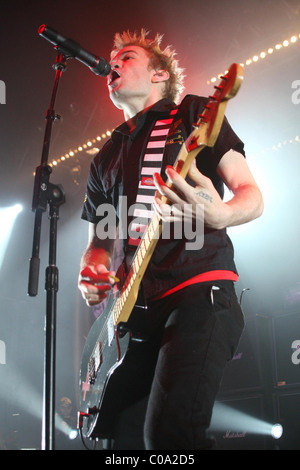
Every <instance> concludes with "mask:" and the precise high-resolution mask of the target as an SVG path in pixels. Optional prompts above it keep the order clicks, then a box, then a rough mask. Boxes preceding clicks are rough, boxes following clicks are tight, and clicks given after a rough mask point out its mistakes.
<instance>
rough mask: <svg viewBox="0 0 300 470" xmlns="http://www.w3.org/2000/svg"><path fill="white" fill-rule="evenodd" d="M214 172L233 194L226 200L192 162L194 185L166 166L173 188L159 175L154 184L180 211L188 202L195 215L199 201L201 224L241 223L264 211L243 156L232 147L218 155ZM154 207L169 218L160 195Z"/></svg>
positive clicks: (215, 226) (190, 175) (226, 224)
mask: <svg viewBox="0 0 300 470" xmlns="http://www.w3.org/2000/svg"><path fill="white" fill-rule="evenodd" d="M217 172H218V174H219V176H220V178H221V179H222V180H223V181H224V183H225V185H226V186H227V187H228V188H229V190H230V191H231V192H232V193H233V197H232V198H231V199H230V200H229V201H227V202H224V201H223V200H222V199H221V197H220V195H219V193H218V192H217V190H216V189H215V187H214V185H213V183H212V181H211V180H210V179H209V178H208V177H206V176H204V175H203V174H202V173H200V171H199V170H198V169H197V167H196V164H195V162H193V164H192V165H191V167H190V169H189V177H190V178H191V179H192V180H193V181H194V182H195V183H196V186H195V187H192V186H190V185H189V184H188V183H187V182H186V181H185V179H184V178H182V177H181V176H180V175H179V174H178V173H177V172H176V171H175V170H174V169H173V168H172V167H168V168H167V169H166V173H167V175H168V177H169V179H170V181H171V182H172V184H173V187H174V190H172V189H170V188H168V187H167V186H166V184H164V183H163V181H162V179H161V178H160V176H159V175H155V183H156V186H157V189H158V191H159V193H160V194H161V195H164V196H166V197H167V198H168V199H169V200H170V201H171V202H172V203H173V204H176V205H179V206H180V207H181V208H182V210H183V209H184V204H191V205H192V207H193V214H194V217H197V210H196V207H197V205H198V204H202V205H203V206H204V223H205V225H206V226H207V227H210V228H215V229H223V228H225V227H230V226H234V225H241V224H244V223H246V222H250V221H251V220H253V219H255V218H257V217H259V216H260V215H261V214H262V211H263V198H262V194H261V192H260V190H259V188H258V186H257V184H256V182H255V179H254V177H253V175H252V173H251V171H250V169H249V167H248V165H247V162H246V160H245V158H244V156H243V155H242V154H241V153H239V152H236V151H234V150H230V151H228V152H227V153H226V154H224V155H223V157H222V158H221V160H220V162H219V165H218V167H217ZM154 206H155V208H156V210H157V212H158V213H159V214H160V215H161V217H162V218H163V219H164V217H165V218H166V219H167V218H169V216H170V210H169V208H168V207H167V205H166V204H163V203H162V202H161V200H160V197H156V199H155V203H154Z"/></svg>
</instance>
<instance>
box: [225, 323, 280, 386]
mask: <svg viewBox="0 0 300 470" xmlns="http://www.w3.org/2000/svg"><path fill="white" fill-rule="evenodd" d="M269 331H271V326H270V322H269V319H265V318H263V317H258V316H257V317H254V318H251V319H249V320H247V321H246V324H245V329H244V331H243V333H242V336H241V339H240V342H239V345H238V348H237V351H236V353H235V355H234V357H233V359H232V360H231V361H230V362H229V363H228V364H227V366H226V368H225V372H224V376H223V380H222V383H221V388H220V394H221V395H223V394H232V393H240V392H244V391H259V390H260V389H261V387H262V386H263V380H262V366H261V365H262V362H261V359H262V354H264V351H263V348H262V347H261V341H260V339H259V338H260V337H261V334H262V333H263V334H264V347H265V346H266V343H267V342H268V338H269V336H270V333H269ZM266 340H267V341H266ZM270 347H271V346H270Z"/></svg>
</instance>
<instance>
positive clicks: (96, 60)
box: [38, 24, 111, 77]
mask: <svg viewBox="0 0 300 470" xmlns="http://www.w3.org/2000/svg"><path fill="white" fill-rule="evenodd" d="M38 33H39V35H40V36H42V37H43V38H45V39H47V41H49V42H51V43H52V44H54V45H55V46H56V48H57V49H58V50H59V51H60V52H61V53H62V54H65V55H66V56H67V57H72V58H75V59H77V60H79V61H80V62H82V63H83V64H84V65H86V66H87V67H89V68H90V70H91V71H92V72H94V73H95V74H96V75H100V76H101V77H105V76H106V75H108V74H109V72H110V69H111V67H110V64H109V63H108V62H107V61H106V60H105V59H103V58H102V57H98V56H96V55H94V54H91V53H90V52H87V51H86V50H84V49H83V48H82V47H81V46H80V44H78V42H76V41H73V39H66V38H64V37H63V36H61V35H60V34H59V33H57V32H56V31H54V30H53V29H51V28H49V27H48V26H46V25H45V24H42V25H41V26H40V27H39V29H38Z"/></svg>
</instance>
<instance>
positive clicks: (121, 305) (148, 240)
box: [113, 213, 162, 325]
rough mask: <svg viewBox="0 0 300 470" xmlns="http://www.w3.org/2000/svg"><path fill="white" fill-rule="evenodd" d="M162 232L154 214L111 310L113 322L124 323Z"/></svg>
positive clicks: (158, 218) (157, 217)
mask: <svg viewBox="0 0 300 470" xmlns="http://www.w3.org/2000/svg"><path fill="white" fill-rule="evenodd" d="M161 231H162V222H161V219H160V217H159V216H158V215H157V214H156V213H154V215H153V217H152V219H151V221H150V222H149V224H148V226H147V228H146V230H145V232H144V234H143V237H142V238H141V241H140V243H139V246H138V247H137V249H136V252H135V255H134V257H133V260H132V263H131V266H130V270H129V273H128V275H127V277H126V280H125V282H124V285H123V286H122V288H121V291H120V296H119V298H118V300H117V302H116V304H115V307H114V310H113V322H114V324H115V325H117V324H118V323H120V322H126V321H127V320H128V318H129V316H130V314H131V311H132V309H133V307H134V304H135V302H136V299H137V296H138V290H139V286H140V284H141V281H142V278H143V276H144V273H145V271H146V269H147V266H148V264H149V261H150V259H151V256H152V253H153V251H154V249H155V247H156V244H157V242H158V240H159V237H160V235H161Z"/></svg>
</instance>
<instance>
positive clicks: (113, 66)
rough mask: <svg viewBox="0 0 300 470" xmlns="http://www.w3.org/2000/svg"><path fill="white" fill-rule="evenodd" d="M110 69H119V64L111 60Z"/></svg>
mask: <svg viewBox="0 0 300 470" xmlns="http://www.w3.org/2000/svg"><path fill="white" fill-rule="evenodd" d="M110 65H111V68H112V69H113V70H114V69H119V68H120V64H119V62H118V61H117V60H113V61H112V62H111V63H110Z"/></svg>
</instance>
